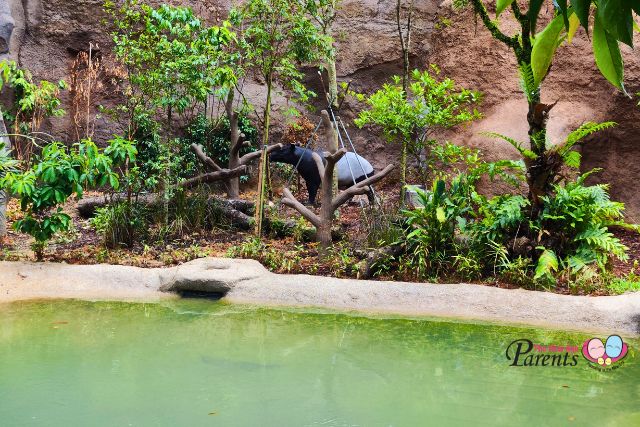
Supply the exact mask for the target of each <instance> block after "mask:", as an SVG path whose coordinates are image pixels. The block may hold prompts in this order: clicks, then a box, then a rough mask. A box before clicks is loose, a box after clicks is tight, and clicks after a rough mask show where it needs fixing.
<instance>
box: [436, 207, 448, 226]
mask: <svg viewBox="0 0 640 427" xmlns="http://www.w3.org/2000/svg"><path fill="white" fill-rule="evenodd" d="M436 218H437V219H438V222H440V223H441V224H444V222H445V221H446V220H447V217H446V214H445V213H444V209H443V208H442V206H438V208H437V209H436Z"/></svg>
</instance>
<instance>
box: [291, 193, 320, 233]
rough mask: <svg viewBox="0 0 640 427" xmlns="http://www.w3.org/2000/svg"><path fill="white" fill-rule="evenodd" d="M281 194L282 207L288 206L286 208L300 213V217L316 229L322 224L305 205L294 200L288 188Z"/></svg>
mask: <svg viewBox="0 0 640 427" xmlns="http://www.w3.org/2000/svg"><path fill="white" fill-rule="evenodd" d="M282 194H283V196H284V197H283V198H282V204H283V205H285V206H288V207H290V208H292V209H295V210H296V211H298V212H299V213H300V215H302V216H303V217H304V218H305V219H306V220H307V221H309V222H310V223H311V224H312V225H313V226H314V227H316V229H317V228H320V225H321V224H322V221H321V220H320V217H319V216H318V215H316V214H315V213H313V212H312V211H311V210H310V209H309V208H307V207H306V206H305V205H303V204H302V203H300V202H299V201H298V200H297V199H296V198H295V196H294V195H293V194H291V191H289V189H288V188H284V189H283V190H282Z"/></svg>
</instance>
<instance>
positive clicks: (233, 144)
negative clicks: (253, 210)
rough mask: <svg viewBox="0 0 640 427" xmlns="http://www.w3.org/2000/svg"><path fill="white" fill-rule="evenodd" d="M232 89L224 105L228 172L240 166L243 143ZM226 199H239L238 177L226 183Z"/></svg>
mask: <svg viewBox="0 0 640 427" xmlns="http://www.w3.org/2000/svg"><path fill="white" fill-rule="evenodd" d="M234 96H235V94H234V92H233V89H232V90H230V91H229V95H228V97H227V101H226V103H225V111H226V114H227V120H229V131H230V135H229V136H230V150H229V165H228V168H229V169H230V170H232V169H235V168H237V167H238V166H240V149H241V148H242V147H241V146H242V143H243V141H242V140H241V135H240V127H239V123H238V121H239V117H238V113H237V112H235V111H234V110H233V101H234ZM227 197H228V198H229V199H237V198H239V197H240V177H238V176H236V177H233V178H231V179H229V181H228V182H227Z"/></svg>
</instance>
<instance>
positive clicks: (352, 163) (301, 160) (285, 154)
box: [269, 144, 375, 204]
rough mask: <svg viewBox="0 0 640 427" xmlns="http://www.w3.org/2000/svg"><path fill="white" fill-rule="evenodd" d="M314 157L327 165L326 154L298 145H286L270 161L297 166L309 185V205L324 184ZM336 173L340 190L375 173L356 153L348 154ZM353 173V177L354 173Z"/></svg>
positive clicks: (274, 153)
mask: <svg viewBox="0 0 640 427" xmlns="http://www.w3.org/2000/svg"><path fill="white" fill-rule="evenodd" d="M314 156H318V157H319V159H320V160H321V161H322V162H323V163H325V164H326V161H325V159H324V154H323V153H321V152H317V151H313V150H311V149H305V148H302V147H300V146H298V145H294V144H286V145H284V147H282V148H281V149H280V150H276V151H273V152H271V154H270V155H269V160H270V161H272V162H277V163H287V164H290V165H293V166H297V170H298V172H299V173H300V175H302V178H303V179H304V182H305V183H306V184H307V191H308V192H309V204H315V202H316V195H317V194H318V189H319V188H320V184H321V183H322V178H321V177H320V172H319V171H318V166H317V163H316V160H315V159H314ZM336 171H337V175H338V188H340V189H341V190H344V189H346V188H349V187H351V186H352V185H353V181H354V177H355V182H360V181H363V180H365V179H367V177H370V176H372V175H373V174H374V173H375V171H374V169H373V166H371V163H369V162H368V161H367V160H366V159H365V158H364V157H362V156H359V155H357V154H355V153H351V152H347V153H346V154H345V155H344V156H343V157H342V158H341V159H340V160H339V161H338V163H337V164H336ZM351 172H353V175H352V173H351ZM369 193H370V194H369V200H370V201H371V200H372V199H373V194H372V192H371V191H370V192H369Z"/></svg>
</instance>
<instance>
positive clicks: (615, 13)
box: [597, 0, 633, 46]
mask: <svg viewBox="0 0 640 427" xmlns="http://www.w3.org/2000/svg"><path fill="white" fill-rule="evenodd" d="M597 14H598V16H599V17H600V20H601V22H602V24H603V26H604V28H605V29H606V31H607V32H608V33H609V34H611V35H612V36H613V37H615V38H616V39H617V40H620V41H621V42H622V43H625V44H627V45H629V46H633V17H632V15H631V4H629V0H606V1H601V2H600V3H599V5H598V13H597Z"/></svg>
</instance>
